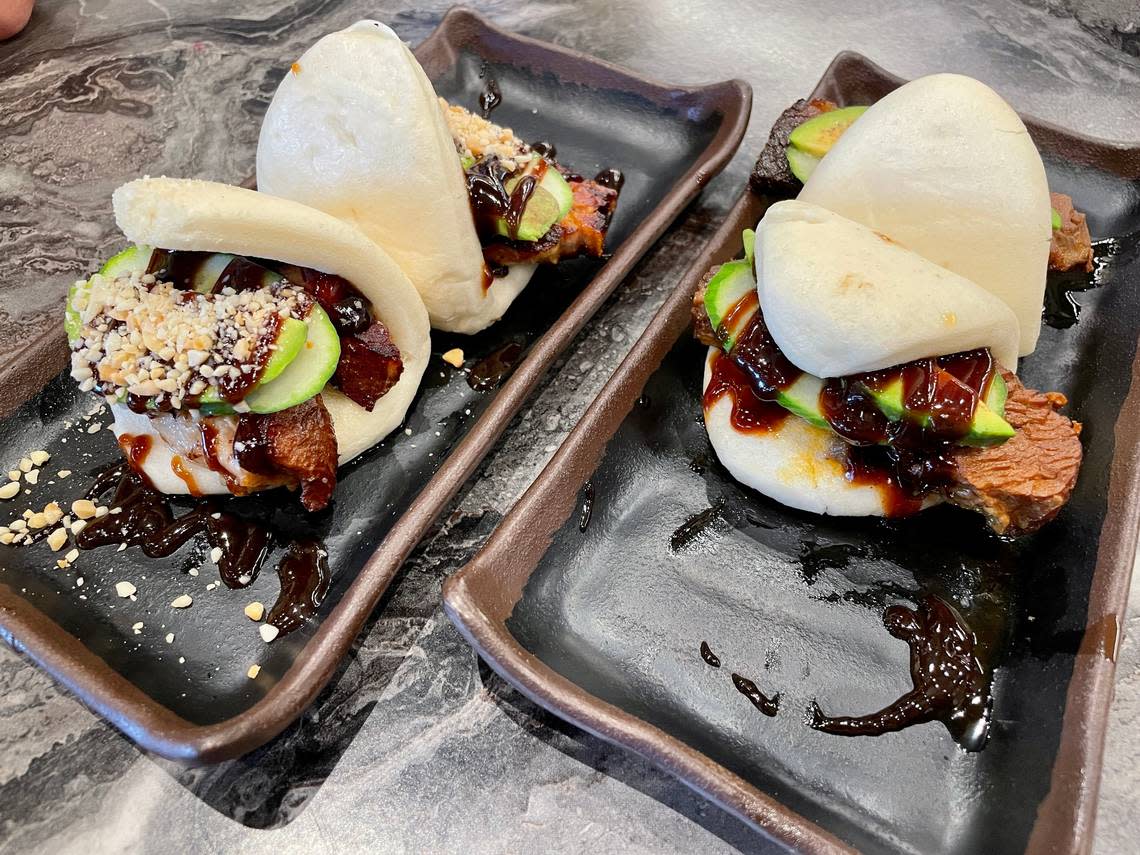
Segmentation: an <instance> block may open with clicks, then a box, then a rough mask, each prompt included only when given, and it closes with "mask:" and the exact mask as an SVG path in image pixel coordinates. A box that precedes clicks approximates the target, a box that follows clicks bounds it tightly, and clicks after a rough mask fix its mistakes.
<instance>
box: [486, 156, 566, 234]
mask: <svg viewBox="0 0 1140 855" xmlns="http://www.w3.org/2000/svg"><path fill="white" fill-rule="evenodd" d="M547 168H548V166H547V162H546V160H544V159H542V158H539V159H538V161H537V165H536V167H535V169H534V171H533V172H531V173H528V174H527V175H524V176H523V177H522V178H520V179H519V180H518V181H517V182H516V183H515V185H514V187H513V188H511V189H510V190H508V189H507V182H508V181H509V180H510V178H511V177H512V174H513V173H512V172H511V171H510V170H508V169H507V168H506V167H505V166H503V163H502V161H500V160H499V159H498V158H497V157H487V158H484V159H483V160H480V161H478V162H477V163H475V164H474V165H473V166H471V168H470V169H468V170H467V177H466V181H467V197H468V199H469V201H470V203H471V213H472V215H473V216H474V218H475V230H476V231H477V232H478V233H479V237H480V238H481V239H484V240H486V239H490V238H492V237H495V236H496V235H497V230H496V224H497V223H498V221H499V220H500V219H502V220H503V221H504V222H505V223H506V225H507V232H508V234H507V236H508V237H509V238H511V239H512V240H513V239H515V238H517V237H518V232H519V223H521V222H522V215H523V211H524V210H525V209H526V203H527V202H528V201H530V197H531V196H532V195H533V194H534V188H535V187H537V186H538V183H539V182H540V181H541V180H542V176H543V175H544V174H545V172H546V170H547Z"/></svg>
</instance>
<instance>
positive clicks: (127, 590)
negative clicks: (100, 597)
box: [115, 582, 138, 599]
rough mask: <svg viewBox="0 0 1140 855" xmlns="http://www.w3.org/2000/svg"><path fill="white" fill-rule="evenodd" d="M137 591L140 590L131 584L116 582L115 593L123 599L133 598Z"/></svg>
mask: <svg viewBox="0 0 1140 855" xmlns="http://www.w3.org/2000/svg"><path fill="white" fill-rule="evenodd" d="M137 590H138V588H136V587H135V586H134V585H132V584H131V583H130V582H116V583H115V593H116V594H118V595H119V596H120V597H122V598H123V599H126V598H127V597H129V596H131V595H132V594H134V593H135V592H136V591H137Z"/></svg>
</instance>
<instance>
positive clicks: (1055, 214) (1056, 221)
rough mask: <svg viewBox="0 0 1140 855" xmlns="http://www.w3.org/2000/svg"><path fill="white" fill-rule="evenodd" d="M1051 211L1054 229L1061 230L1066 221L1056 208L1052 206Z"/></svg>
mask: <svg viewBox="0 0 1140 855" xmlns="http://www.w3.org/2000/svg"><path fill="white" fill-rule="evenodd" d="M1049 211H1050V212H1051V215H1052V218H1053V231H1055V232H1058V231H1060V230H1061V226H1063V225H1064V223H1062V222H1061V212H1060V211H1058V210H1057V209H1056V208H1050V209H1049Z"/></svg>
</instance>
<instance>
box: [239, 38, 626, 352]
mask: <svg viewBox="0 0 1140 855" xmlns="http://www.w3.org/2000/svg"><path fill="white" fill-rule="evenodd" d="M257 183H258V189H260V190H262V191H264V192H267V193H272V194H274V195H277V196H284V197H286V198H289V199H295V200H297V201H299V202H303V203H304V204H306V205H311V206H312V207H314V208H318V209H320V210H322V211H326V212H327V213H330V214H332V215H333V216H336V217H339V218H341V219H344V220H347V221H349V222H351V223H353V224H355V225H356V226H358V227H359V228H360V229H361V230H362V231H363V232H364V233H365V234H367V235H368V236H369V237H371V238H372V239H373V240H375V241H376V242H377V243H378V244H380V245H381V246H383V247H384V248H385V250H386V251H387V252H388V253H389V254H390V255H391V256H392V258H394V259H395V260H396V262H397V264H399V265H400V267H401V268H403V270H404V272H405V273H406V274H407V275H408V278H409V279H411V281H412V283H413V284H414V285H415V286H416V288H417V289H419V291H420V294H421V295H422V296H423V300H424V303H425V304H426V306H427V309H428V313H429V315H430V316H431V323H432V326H433V327H435V328H437V329H443V330H451V331H455V332H463V333H472V332H477V331H479V330H481V329H484V328H485V327H487V326H489V325H490V324H492V323H494V322H495V321H496V320H498V319H499V318H500V317H501V316H502V315H503V313H504V312H505V311H506V310H507V307H508V306H510V304H511V302H512V301H513V300H514V299H515V297H517V296H518V294H519V293H520V292H521V291H522V289H523V288H524V287H525V286H526V284H527V282H528V281H529V280H530V278H531V276H532V275H533V273H534V271H535V267H536V265H537V264H539V263H553V262H557V261H559V260H561V259H565V258H568V257H571V256H575V255H588V256H595V257H597V256H601V255H602V253H603V245H604V241H605V236H606V231H607V229H608V228H609V224H610V219H611V217H612V215H613V211H614V207H615V206H616V204H617V196H618V190H619V187H620V184H618V185H617V186H615V182H613V181H610V180H607V179H606V178H604V177H602V176H599V178H598V179H595V180H588V179H585V178H583V177H582V176H579V175H575V174H573V173H572V172H570V171H569V170H568V169H566V168H564V167H562V166H560V165H559V164H558V163H557V162H556V161H555V160H554V154H553V151H552V150H551V148H550V147H546V148H543V147H540V146H534V147H532V146H530V145H527V144H526V143H525V142H523V141H522V140H521V139H519V138H518V137H517V136H516V135H515V134H514V133H512V132H511V130H510V129H508V128H504V127H501V126H499V125H496V124H494V123H492V122H490V121H487V120H486V119H484V118H480V117H479V116H476V115H474V114H472V113H470V112H468V111H467V110H465V109H463V108H462V107H459V106H456V105H449V104H447V103H446V102H444V101H443V100H442V99H440V98H438V97H437V96H436V93H435V90H434V89H433V88H432V85H431V82H430V81H429V80H428V78H427V75H425V74H424V71H423V69H422V68H421V67H420V65H419V63H418V62H417V61H416V58H415V57H414V56H413V55H412V52H411V51H410V50H408V48H407V46H405V45H404V43H403V42H402V41H401V40H400V38H399V36H397V35H396V34H395V33H394V32H392V30H390V29H389V28H388V27H386V26H384V25H383V24H380V23H378V22H376V21H360V22H358V23H356V24H354V25H353V26H351V27H349V28H348V29H346V30H342V31H341V32H338V33H332V34H331V35H328V36H325V37H324V38H322V39H320V40H319V41H318V42H317V43H316V44H314V45H313V46H312V47H311V48H309V49H308V50H307V51H306V52H305V53H304V54H303V55H302V56H301V58H300V59H299V60H298V61H297V62H295V63H293V65H292V66H291V69H290V71H289V72H288V73H287V74H286V75H285V78H284V79H283V80H282V81H281V85H280V86H279V87H278V89H277V92H276V93H275V94H274V96H273V101H272V103H271V104H270V105H269V109H268V111H267V112H266V115H265V120H264V122H263V124H262V127H261V135H260V137H259V139H258V146H257Z"/></svg>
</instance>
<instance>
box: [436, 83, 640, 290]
mask: <svg viewBox="0 0 1140 855" xmlns="http://www.w3.org/2000/svg"><path fill="white" fill-rule="evenodd" d="M440 107H441V109H442V111H443V115H444V118H445V119H446V120H447V125H448V129H449V130H450V132H451V136H452V140H453V142H454V143H455V149H456V152H457V154H458V155H459V159H460V162H461V163H462V164H463V168H464V172H465V175H466V181H467V195H468V198H469V201H470V204H471V213H472V215H473V217H474V219H475V228H476V231H477V232H478V234H479V240H480V243H481V244H482V245H483V256H484V259H485V261H486V269H487V272H488V274H489V276H490V280H491V282H493V281H494V278H496V277H498V276H503V275H506V273H507V270H506V267H507V266H508V265H511V264H539V263H556V262H558V261H560V260H562V259H567V258H573V257H575V256H580V255H584V256H589V257H592V258H598V257H600V256H601V255H602V254H603V252H604V249H603V247H604V244H605V237H606V231H607V230H608V229H609V225H610V220H611V219H612V217H613V212H614V208H615V206H616V205H617V198H618V194H619V193H620V192H621V185H622V180H623V179H622V176H621V173H619V172H618V171H617V170H605V171H603V172H601V173H599V174H598V175H597V176H595V177H594V178H593V179H592V180H588V179H585V178H583V177H582V176H580V175H576V174H574V173H572V172H571V171H570V170H568V169H566V168H565V167H563V166H561V165H559V164H558V162H557V161H556V160H555V148H554V146H552V145H550V144H549V143H535V144H534V145H528V144H527V143H525V142H523V140H522V139H520V138H519V137H518V136H516V135H515V133H514V132H513V131H512V130H511V129H510V128H505V127H503V126H501V125H497V124H495V123H494V122H491V121H488V120H487V119H485V118H483V117H480V116H477V115H475V114H474V113H471V112H470V111H468V110H465V109H463V108H462V107H457V106H455V105H453V104H448V103H447V102H446V101H444V100H443V99H440ZM551 170H553V171H554V173H555V174H553V175H549V176H548V172H550V171H551ZM548 178H549V179H552V180H550V181H549V182H548V181H547V179H548ZM544 184H548V189H551V190H553V191H554V192H553V193H550V192H548V190H544V189H543V187H544ZM567 197H569V208H567V207H566V205H567ZM563 211H565V213H564V214H563V213H562V212H563ZM559 214H561V216H559ZM528 215H529V216H530V217H531V219H532V222H530V223H527V222H526V221H525V219H524V218H526V217H527V216H528ZM536 224H537V225H536ZM487 284H488V285H489V284H490V283H487Z"/></svg>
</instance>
